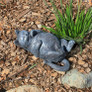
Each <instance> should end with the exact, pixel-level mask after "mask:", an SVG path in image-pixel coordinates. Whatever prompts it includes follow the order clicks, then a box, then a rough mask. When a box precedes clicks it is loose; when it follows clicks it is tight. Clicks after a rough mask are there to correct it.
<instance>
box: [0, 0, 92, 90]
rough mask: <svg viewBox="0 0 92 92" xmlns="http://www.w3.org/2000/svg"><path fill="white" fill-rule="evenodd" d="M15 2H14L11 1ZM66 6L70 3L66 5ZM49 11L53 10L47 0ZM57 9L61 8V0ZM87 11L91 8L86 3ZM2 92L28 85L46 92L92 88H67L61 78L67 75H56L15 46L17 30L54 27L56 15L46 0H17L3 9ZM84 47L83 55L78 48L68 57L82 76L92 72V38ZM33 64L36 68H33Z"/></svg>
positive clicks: (0, 46)
mask: <svg viewBox="0 0 92 92" xmlns="http://www.w3.org/2000/svg"><path fill="white" fill-rule="evenodd" d="M11 1H12V0H11ZM63 3H64V5H66V4H68V3H69V1H67V0H66V1H65V2H63ZM48 4H49V8H51V9H52V7H51V4H50V2H49V0H48ZM56 5H57V7H58V8H60V5H59V0H57V2H56ZM83 5H85V6H86V10H87V9H88V7H89V5H88V4H87V3H83ZM73 6H74V9H73V10H74V11H75V12H76V10H77V4H76V0H75V1H74V3H73ZM0 8H1V9H0V92H1V89H2V88H3V89H5V90H9V89H11V88H15V87H18V86H21V85H25V84H31V85H37V86H38V87H40V88H42V89H44V90H45V92H91V91H92V87H90V88H85V89H76V88H74V87H69V86H64V85H62V84H61V82H60V77H61V76H63V75H64V74H65V72H60V73H58V72H56V71H55V70H53V69H51V68H50V67H49V66H47V65H44V64H43V60H42V59H39V58H36V57H34V56H33V55H32V54H31V53H29V52H26V51H25V50H23V49H22V48H20V47H17V46H15V45H14V40H15V39H16V35H15V32H14V30H15V29H19V30H28V31H30V30H32V29H42V27H41V25H46V26H48V27H54V26H55V25H54V20H55V16H54V14H53V13H52V12H51V11H50V10H49V8H48V7H46V6H45V5H44V3H43V0H15V1H14V2H8V3H7V4H6V3H5V5H4V6H3V4H2V6H0ZM87 39H88V40H89V41H88V43H87V44H86V45H84V49H83V52H82V54H80V50H79V47H78V46H75V47H74V49H73V50H72V51H71V53H69V56H67V59H68V60H70V63H71V69H73V68H77V69H79V71H80V72H82V73H89V72H90V71H92V38H87ZM34 64H37V65H36V66H34V67H32V68H31V69H30V67H31V66H33V65H34Z"/></svg>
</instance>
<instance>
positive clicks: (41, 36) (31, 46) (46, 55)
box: [14, 30, 75, 71]
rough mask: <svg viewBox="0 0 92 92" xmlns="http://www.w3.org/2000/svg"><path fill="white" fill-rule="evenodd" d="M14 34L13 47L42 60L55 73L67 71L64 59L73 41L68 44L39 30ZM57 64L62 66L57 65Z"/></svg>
mask: <svg viewBox="0 0 92 92" xmlns="http://www.w3.org/2000/svg"><path fill="white" fill-rule="evenodd" d="M15 33H16V35H17V38H16V40H15V42H14V43H15V45H17V46H20V47H22V48H24V49H25V50H27V51H29V52H31V53H32V54H33V55H34V56H36V57H39V58H42V59H43V60H44V63H45V64H47V65H49V66H50V67H51V68H53V69H55V70H57V71H67V70H69V68H70V64H69V61H68V60H67V59H65V57H66V55H67V54H68V52H70V51H71V49H72V47H73V46H74V44H75V41H74V40H70V41H69V42H68V41H67V40H65V39H61V40H59V39H58V38H57V37H56V36H55V35H53V34H51V33H48V32H43V31H41V30H31V31H30V32H28V31H25V30H23V31H19V30H15ZM58 62H59V63H63V64H64V65H63V66H61V65H58V64H57V63H58Z"/></svg>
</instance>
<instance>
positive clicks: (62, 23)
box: [43, 0, 92, 46]
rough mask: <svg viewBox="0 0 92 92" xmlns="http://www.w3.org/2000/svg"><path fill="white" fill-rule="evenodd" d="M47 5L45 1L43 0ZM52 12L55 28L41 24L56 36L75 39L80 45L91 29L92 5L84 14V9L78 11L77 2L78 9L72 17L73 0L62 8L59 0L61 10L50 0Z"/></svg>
mask: <svg viewBox="0 0 92 92" xmlns="http://www.w3.org/2000/svg"><path fill="white" fill-rule="evenodd" d="M44 2H45V4H46V5H47V3H46V1H45V0H44ZM50 2H51V4H52V7H53V11H52V12H53V13H54V14H55V17H56V21H55V28H48V27H46V26H43V27H44V28H46V29H47V30H49V31H50V32H52V33H53V34H55V35H56V36H57V37H58V38H64V39H66V40H71V39H72V40H75V42H76V43H78V44H79V45H80V46H81V43H83V42H84V38H85V36H86V35H87V34H88V33H89V31H90V30H91V29H92V7H91V8H89V9H88V11H87V12H86V14H85V9H84V10H81V11H80V5H81V3H80V4H78V11H77V14H76V17H75V18H73V9H72V8H73V5H72V3H73V0H70V5H67V6H66V8H64V9H63V5H62V0H60V4H61V10H62V13H61V12H60V10H59V9H57V7H56V5H55V2H54V1H53V0H50Z"/></svg>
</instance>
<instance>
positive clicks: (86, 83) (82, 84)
mask: <svg viewBox="0 0 92 92" xmlns="http://www.w3.org/2000/svg"><path fill="white" fill-rule="evenodd" d="M61 83H62V84H64V85H69V86H70V87H76V88H87V87H91V86H92V72H90V73H89V74H82V73H80V72H79V71H78V70H77V69H73V70H70V71H69V72H67V73H66V74H65V75H64V76H63V77H62V78H61Z"/></svg>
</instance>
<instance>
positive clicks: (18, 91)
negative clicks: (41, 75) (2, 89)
mask: <svg viewBox="0 0 92 92" xmlns="http://www.w3.org/2000/svg"><path fill="white" fill-rule="evenodd" d="M6 92H43V90H42V89H39V88H38V87H36V86H32V85H24V86H20V87H18V88H14V89H10V90H8V91H6Z"/></svg>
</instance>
